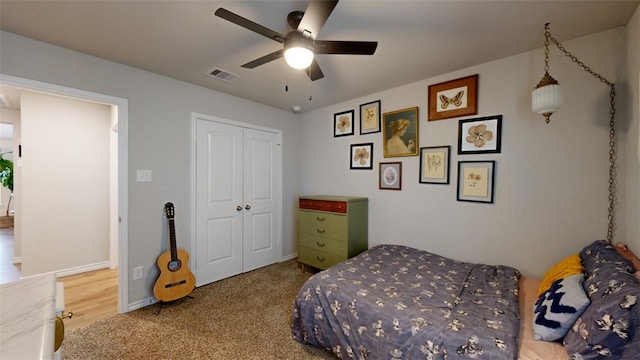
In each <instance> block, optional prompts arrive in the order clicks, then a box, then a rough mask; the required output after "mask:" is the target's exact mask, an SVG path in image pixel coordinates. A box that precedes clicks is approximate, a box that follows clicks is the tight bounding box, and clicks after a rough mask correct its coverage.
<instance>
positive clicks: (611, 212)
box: [544, 23, 616, 244]
mask: <svg viewBox="0 0 640 360" xmlns="http://www.w3.org/2000/svg"><path fill="white" fill-rule="evenodd" d="M544 28H545V38H546V39H550V40H551V42H553V43H554V44H556V46H557V47H558V49H560V51H562V52H563V53H564V54H565V55H566V56H567V57H569V58H570V59H571V60H572V61H573V62H574V63H576V64H578V66H580V67H581V68H582V69H583V70H584V71H586V72H588V73H589V74H591V75H593V77H595V78H596V79H598V80H600V81H601V82H603V83H605V84H607V85H608V86H609V87H610V88H611V92H610V93H609V97H610V98H611V109H610V110H609V114H610V115H611V117H610V119H609V207H608V208H607V212H608V214H607V219H608V224H607V241H608V242H609V244H612V243H613V237H614V227H615V204H616V129H615V124H616V121H615V120H616V106H615V105H616V87H615V84H614V83H612V82H610V81H609V80H607V79H605V78H604V77H603V76H602V75H600V74H598V73H596V72H595V71H593V70H591V68H590V67H588V66H586V65H585V64H584V63H583V62H582V61H580V60H578V58H577V57H576V56H575V55H573V54H572V53H571V52H569V51H568V50H567V49H565V48H564V46H562V44H560V43H559V42H558V40H556V39H555V38H554V37H553V36H551V33H550V32H549V24H548V23H547V24H545V27H544ZM547 41H548V40H547ZM545 45H547V44H546V41H545ZM545 56H548V51H545ZM547 61H548V60H547ZM547 66H548V65H547ZM545 69H546V67H545Z"/></svg>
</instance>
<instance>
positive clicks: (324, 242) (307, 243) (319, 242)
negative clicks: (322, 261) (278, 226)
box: [300, 234, 348, 257]
mask: <svg viewBox="0 0 640 360" xmlns="http://www.w3.org/2000/svg"><path fill="white" fill-rule="evenodd" d="M347 245H348V244H347V242H346V241H342V240H336V239H331V238H326V237H321V236H315V235H310V234H300V246H304V247H307V248H309V249H313V250H314V251H323V252H326V253H330V254H334V255H338V256H345V257H346V256H347V250H348V249H347Z"/></svg>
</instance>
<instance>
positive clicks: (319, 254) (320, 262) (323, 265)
mask: <svg viewBox="0 0 640 360" xmlns="http://www.w3.org/2000/svg"><path fill="white" fill-rule="evenodd" d="M345 260H347V257H346V256H338V255H335V254H330V253H327V252H324V251H318V250H316V249H311V248H308V247H306V246H300V247H299V249H298V261H299V262H301V263H303V264H307V265H311V266H313V267H315V268H317V269H322V270H324V269H327V268H329V267H330V266H333V265H335V264H337V263H339V262H343V261H345Z"/></svg>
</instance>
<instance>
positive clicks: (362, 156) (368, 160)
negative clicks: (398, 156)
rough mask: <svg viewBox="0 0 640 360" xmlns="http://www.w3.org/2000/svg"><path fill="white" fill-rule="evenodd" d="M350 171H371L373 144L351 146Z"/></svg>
mask: <svg viewBox="0 0 640 360" xmlns="http://www.w3.org/2000/svg"><path fill="white" fill-rule="evenodd" d="M349 163H350V164H351V165H350V167H349V168H350V169H351V170H372V169H373V143H365V144H351V158H350V160H349Z"/></svg>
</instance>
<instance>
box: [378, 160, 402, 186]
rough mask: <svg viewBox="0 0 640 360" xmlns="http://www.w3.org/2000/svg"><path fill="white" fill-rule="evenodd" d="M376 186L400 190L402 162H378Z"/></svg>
mask: <svg viewBox="0 0 640 360" xmlns="http://www.w3.org/2000/svg"><path fill="white" fill-rule="evenodd" d="M379 176H380V179H379V181H378V184H379V185H378V188H380V189H382V190H402V163H401V162H399V161H398V162H385V163H380V175H379Z"/></svg>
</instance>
